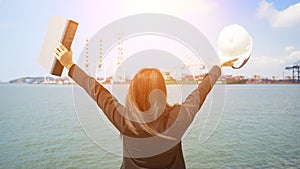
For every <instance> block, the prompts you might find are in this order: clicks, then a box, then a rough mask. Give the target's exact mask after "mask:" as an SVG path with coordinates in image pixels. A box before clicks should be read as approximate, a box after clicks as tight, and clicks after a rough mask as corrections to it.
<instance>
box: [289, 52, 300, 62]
mask: <svg viewBox="0 0 300 169" xmlns="http://www.w3.org/2000/svg"><path fill="white" fill-rule="evenodd" d="M287 59H288V60H290V61H295V62H296V61H298V60H300V50H298V51H293V52H291V53H290V54H289V55H288V56H287Z"/></svg>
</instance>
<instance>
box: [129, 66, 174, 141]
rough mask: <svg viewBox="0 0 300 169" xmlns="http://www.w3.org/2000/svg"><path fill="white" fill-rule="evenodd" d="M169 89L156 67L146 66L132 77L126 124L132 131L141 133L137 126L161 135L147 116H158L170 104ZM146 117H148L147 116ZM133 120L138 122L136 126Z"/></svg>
mask: <svg viewBox="0 0 300 169" xmlns="http://www.w3.org/2000/svg"><path fill="white" fill-rule="evenodd" d="M166 96H167V89H166V84H165V79H164V77H163V75H162V74H161V72H160V71H159V70H158V69H155V68H144V69H142V70H140V71H139V72H138V73H137V74H136V75H135V76H134V77H133V79H132V81H131V83H130V86H129V90H128V95H127V98H126V114H127V117H129V118H125V124H126V126H127V127H128V129H129V130H130V131H132V132H133V133H135V134H136V135H139V133H138V131H137V128H139V129H142V130H143V131H145V132H147V133H149V134H150V135H161V134H160V133H159V132H158V131H157V130H155V129H154V128H153V127H152V126H151V125H150V124H149V123H148V121H147V117H152V118H150V119H152V120H153V117H154V118H157V117H158V116H159V115H161V113H162V112H163V111H164V110H165V107H166V106H168V105H167V102H166ZM145 117H146V118H145ZM132 121H135V122H137V123H136V124H137V126H134V125H133V123H132ZM163 137H164V136H163Z"/></svg>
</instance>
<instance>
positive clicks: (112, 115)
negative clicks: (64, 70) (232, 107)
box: [69, 65, 221, 169]
mask: <svg viewBox="0 0 300 169" xmlns="http://www.w3.org/2000/svg"><path fill="white" fill-rule="evenodd" d="M220 75H221V69H220V67H218V66H214V67H213V68H211V70H210V71H209V73H208V74H207V75H206V76H205V77H204V79H203V81H202V82H201V83H200V84H199V85H198V88H197V89H195V90H194V91H193V92H192V93H191V94H190V95H189V96H188V97H187V98H186V99H185V101H184V102H183V103H182V104H181V105H179V104H176V105H174V106H167V107H166V108H165V110H164V112H163V113H162V114H161V115H160V116H159V117H158V118H157V119H155V120H153V121H151V122H149V125H151V126H152V127H153V128H154V129H155V130H156V131H158V132H159V133H162V134H163V135H164V136H168V137H170V138H171V139H168V138H167V139H166V138H163V137H159V136H154V137H153V136H150V135H149V134H148V133H146V132H144V131H143V130H138V132H139V134H138V135H136V134H134V133H133V132H131V131H130V130H129V129H128V128H127V126H126V125H125V122H124V118H125V117H124V116H123V115H122V113H123V112H124V111H125V110H126V108H125V107H124V106H123V105H121V104H120V103H119V102H118V100H117V99H116V98H115V97H113V96H112V94H111V93H110V92H109V91H108V90H107V89H105V88H104V87H103V86H102V85H101V84H100V83H98V82H97V80H96V79H94V78H93V77H90V76H88V75H87V74H86V73H85V72H84V71H82V70H81V69H80V68H79V67H78V66H77V65H73V66H72V67H71V68H70V70H69V76H70V77H71V78H72V79H73V80H74V81H75V82H76V83H77V84H79V85H80V86H81V87H82V88H83V89H84V90H85V91H86V92H87V93H88V94H89V95H90V96H91V97H92V98H93V99H94V100H95V101H96V102H97V104H98V106H99V107H100V108H101V109H102V111H103V112H104V114H105V115H106V117H107V118H108V119H109V120H110V121H111V123H112V124H113V125H114V126H115V127H116V128H117V129H118V130H119V131H120V133H121V135H122V136H123V137H122V138H123V163H122V166H121V168H124V169H125V168H128V169H135V168H144V169H146V168H170V169H184V168H185V163H184V158H183V154H182V146H181V137H182V135H183V134H184V132H185V131H186V129H187V128H188V127H189V125H190V124H191V122H192V121H193V119H194V117H195V115H196V114H197V112H198V111H199V109H200V108H201V106H202V104H203V103H204V101H205V98H206V96H207V95H208V93H209V92H210V90H211V89H212V86H213V85H214V84H215V82H216V81H217V79H218V78H219V76H220ZM133 124H135V123H133ZM136 126H138V125H136Z"/></svg>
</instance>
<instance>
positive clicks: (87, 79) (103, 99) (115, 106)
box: [68, 64, 125, 132]
mask: <svg viewBox="0 0 300 169" xmlns="http://www.w3.org/2000/svg"><path fill="white" fill-rule="evenodd" d="M68 75H69V76H70V77H71V78H72V79H73V80H74V81H75V82H76V83H77V84H78V85H80V86H81V87H82V88H83V89H84V90H85V91H86V92H87V93H88V95H89V96H90V97H91V98H92V99H94V100H95V101H96V103H97V104H98V106H99V107H100V108H101V109H102V111H103V112H104V114H105V115H106V117H107V118H108V119H109V120H110V121H111V122H112V124H113V125H114V126H115V127H116V128H117V129H118V130H119V131H120V132H121V129H122V127H121V126H122V125H123V116H122V115H121V114H120V112H121V111H124V110H125V108H124V106H123V105H121V104H120V103H119V102H118V100H117V99H116V98H115V97H113V95H112V94H111V93H110V92H109V91H108V90H107V89H106V88H104V87H103V86H102V85H101V84H100V83H98V82H97V80H96V79H95V78H93V77H91V76H89V75H87V74H86V73H85V72H84V71H83V70H82V69H81V68H79V67H78V66H77V65H75V64H74V65H72V66H71V68H70V70H69V74H68Z"/></svg>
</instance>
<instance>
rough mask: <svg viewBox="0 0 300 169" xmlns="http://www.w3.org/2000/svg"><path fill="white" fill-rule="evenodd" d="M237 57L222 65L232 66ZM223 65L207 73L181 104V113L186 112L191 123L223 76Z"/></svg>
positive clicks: (185, 115)
mask: <svg viewBox="0 0 300 169" xmlns="http://www.w3.org/2000/svg"><path fill="white" fill-rule="evenodd" d="M235 61H237V59H232V60H229V61H226V62H223V63H221V67H225V66H232V65H233V63H234V62H235ZM221 67H220V66H213V67H212V68H211V69H210V71H209V73H208V74H206V75H205V76H204V78H203V80H202V82H201V83H200V84H199V85H198V87H197V89H195V90H194V91H193V92H192V93H191V94H190V95H189V96H188V97H187V98H186V99H185V101H184V102H183V104H182V106H181V113H184V117H185V120H187V121H189V122H190V123H191V122H192V121H193V119H194V117H195V115H196V114H197V112H198V111H199V110H200V108H201V106H202V105H203V103H204V101H205V99H206V97H207V95H208V94H209V92H210V91H211V89H212V88H213V86H214V85H215V83H216V81H217V80H218V78H219V77H220V76H221Z"/></svg>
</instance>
